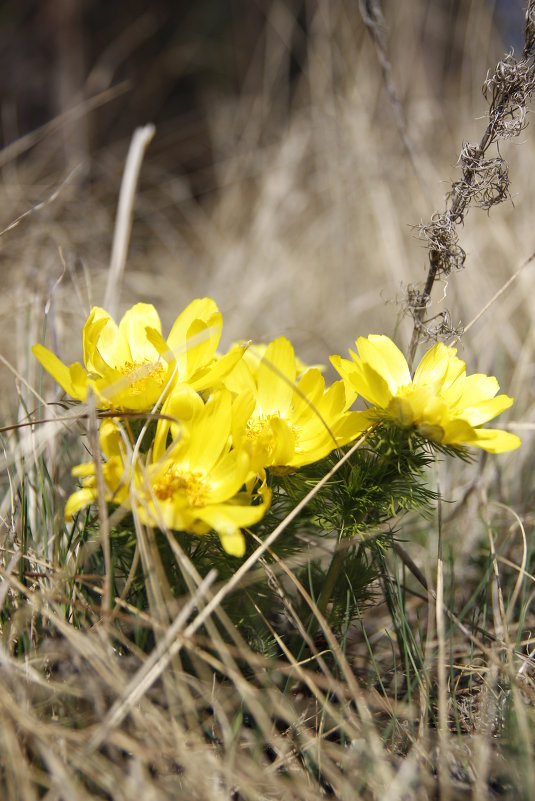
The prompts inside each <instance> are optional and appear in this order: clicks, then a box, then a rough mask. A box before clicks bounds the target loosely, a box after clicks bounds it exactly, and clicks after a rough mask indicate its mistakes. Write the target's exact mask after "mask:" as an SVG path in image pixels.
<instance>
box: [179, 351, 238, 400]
mask: <svg viewBox="0 0 535 801" xmlns="http://www.w3.org/2000/svg"><path fill="white" fill-rule="evenodd" d="M244 350H245V346H242V345H235V346H234V347H232V348H231V349H230V350H229V352H228V353H226V354H225V355H224V356H216V358H215V359H213V360H212V361H211V363H210V364H209V365H208V366H207V367H205V368H204V369H203V370H201V371H199V372H198V373H197V375H196V377H194V378H193V379H192V381H191V386H192V387H193V388H194V389H196V390H197V392H203V391H204V390H206V389H211V388H212V387H214V386H216V385H217V384H219V382H220V381H222V380H223V379H224V378H225V376H226V375H227V374H228V373H230V372H231V371H234V369H235V367H236V365H237V364H238V362H239V361H240V359H241V358H242V356H243V353H244ZM225 384H226V382H225Z"/></svg>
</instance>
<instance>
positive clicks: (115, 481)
mask: <svg viewBox="0 0 535 801" xmlns="http://www.w3.org/2000/svg"><path fill="white" fill-rule="evenodd" d="M166 408H167V413H168V414H170V413H172V412H175V413H177V414H178V415H180V416H182V417H183V418H184V420H183V421H179V420H177V421H176V423H171V422H170V421H169V420H160V421H159V422H158V426H157V431H156V436H155V439H154V447H153V449H152V451H151V452H150V453H149V454H148V456H147V457H145V459H144V457H142V456H138V457H137V458H136V459H133V456H132V447H131V444H130V445H129V446H127V445H126V444H125V441H124V430H122V429H120V427H119V425H118V424H117V422H115V421H114V420H111V419H109V418H107V419H105V420H103V422H102V425H101V433H100V444H101V449H102V452H103V454H104V456H105V457H106V461H105V463H104V464H103V475H104V480H105V483H106V486H107V490H108V491H107V496H106V497H107V500H108V501H109V502H112V503H116V504H120V505H123V506H125V507H126V508H128V509H131V508H132V504H135V506H136V509H137V511H138V513H139V516H140V519H141V521H142V522H144V523H146V524H148V525H151V526H157V527H159V528H168V529H173V530H176V531H187V532H191V533H194V534H198V535H202V534H207V533H208V532H210V531H212V530H214V531H216V532H217V534H218V535H219V538H220V540H221V544H222V546H223V548H224V549H225V551H227V553H229V554H232V555H233V556H243V554H244V552H245V539H244V537H243V534H242V532H241V529H242V528H243V527H245V526H251V525H253V524H254V523H257V522H258V521H259V520H260V519H261V518H262V517H263V516H264V514H265V512H266V509H267V508H268V506H269V502H270V492H269V490H268V489H267V487H265V486H263V487H262V489H261V491H260V494H259V495H258V496H257V497H256V498H255V497H253V496H252V495H251V494H250V493H248V492H245V491H243V486H244V485H245V483H246V482H248V481H250V480H251V478H252V477H253V475H252V473H251V469H250V457H249V455H248V453H247V452H246V451H245V450H244V449H232V448H231V444H230V434H231V426H232V399H231V394H230V393H229V392H228V391H226V390H221V391H220V392H217V393H215V394H214V395H213V396H212V397H211V398H210V399H209V400H208V402H207V403H206V404H204V402H203V401H202V399H201V398H200V396H199V395H197V394H196V393H194V392H193V391H191V390H189V391H188V390H187V388H184V391H183V392H177V393H176V394H175V395H173V397H172V400H171V399H170V401H169V403H168V405H167V407H166ZM121 433H122V434H123V436H121ZM169 434H171V438H172V439H171V444H170V445H169V446H168V447H166V445H167V440H168V435H169ZM73 473H74V474H75V475H78V476H80V477H82V478H83V479H84V480H83V486H82V488H81V489H80V490H78V491H77V492H75V493H73V494H72V495H71V496H70V498H69V499H68V501H67V504H66V507H65V516H66V517H67V519H70V518H72V516H73V515H74V514H75V512H77V511H78V510H79V509H81V508H83V507H84V506H87V505H88V504H90V503H94V502H95V501H96V500H97V488H96V480H95V468H94V465H93V464H89V465H80V466H79V467H78V468H75V469H74V471H73ZM253 500H255V501H259V502H258V503H256V505H253V504H252V501H253Z"/></svg>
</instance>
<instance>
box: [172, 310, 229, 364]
mask: <svg viewBox="0 0 535 801" xmlns="http://www.w3.org/2000/svg"><path fill="white" fill-rule="evenodd" d="M194 320H202V321H203V322H204V323H206V325H207V326H209V327H210V328H212V329H213V331H212V333H213V336H217V332H219V336H220V335H221V329H222V327H223V318H222V317H221V314H220V313H219V309H218V308H217V304H216V302H215V300H212V298H197V299H196V300H192V301H191V303H190V304H189V305H188V306H186V308H185V309H184V311H183V312H181V313H180V314H179V315H178V317H177V318H176V320H175V322H174V324H173V327H172V328H171V332H170V334H169V336H168V337H167V342H168V344H169V347H170V348H171V350H172V351H173V353H175V356H176V355H178V354H179V353H180V352H181V350H182V349H183V348H184V345H185V343H186V337H187V333H188V330H189V329H190V326H191V324H192V323H193V322H194ZM219 336H217V340H218V341H219Z"/></svg>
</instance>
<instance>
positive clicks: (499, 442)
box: [466, 428, 522, 453]
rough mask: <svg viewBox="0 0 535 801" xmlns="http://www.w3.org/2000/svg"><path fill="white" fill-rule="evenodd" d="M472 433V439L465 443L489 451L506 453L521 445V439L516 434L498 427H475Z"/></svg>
mask: <svg viewBox="0 0 535 801" xmlns="http://www.w3.org/2000/svg"><path fill="white" fill-rule="evenodd" d="M474 434H475V437H474V439H473V440H472V441H471V442H467V443H466V444H467V445H475V446H476V447H477V448H482V449H483V450H484V451H488V452H489V453H506V451H513V450H515V449H516V448H519V447H520V446H521V445H522V440H521V439H520V437H517V435H516V434H510V433H509V431H502V430H500V429H498V428H476V429H475V430H474Z"/></svg>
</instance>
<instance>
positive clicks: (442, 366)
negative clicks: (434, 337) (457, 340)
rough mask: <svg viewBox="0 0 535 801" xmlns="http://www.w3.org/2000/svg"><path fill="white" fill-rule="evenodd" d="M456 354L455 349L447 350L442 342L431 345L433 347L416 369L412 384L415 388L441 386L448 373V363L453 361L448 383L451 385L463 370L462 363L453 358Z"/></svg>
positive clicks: (463, 365) (449, 365)
mask: <svg viewBox="0 0 535 801" xmlns="http://www.w3.org/2000/svg"><path fill="white" fill-rule="evenodd" d="M456 353H457V351H456V349H455V348H449V347H448V346H447V345H444V343H443V342H437V343H436V345H433V347H432V348H430V349H429V350H428V351H427V353H425V354H424V356H423V357H422V359H421V361H420V364H419V365H418V367H417V368H416V372H415V374H414V382H413V383H414V384H415V386H418V385H425V386H428V385H437V386H442V385H443V384H444V383H445V381H446V377H447V376H448V371H450V368H451V364H450V363H451V362H452V360H454V361H453V369H452V370H451V375H450V376H449V383H451V381H453V379H454V376H456V375H458V374H459V372H462V371H463V370H465V364H464V362H462V361H461V360H460V359H457V358H456V357H455V354H456Z"/></svg>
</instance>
